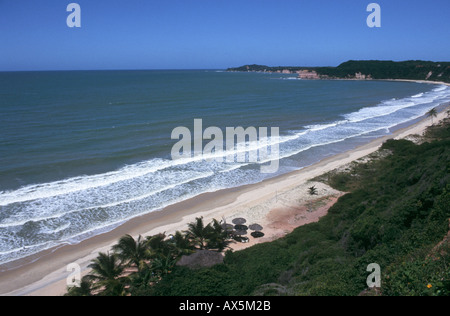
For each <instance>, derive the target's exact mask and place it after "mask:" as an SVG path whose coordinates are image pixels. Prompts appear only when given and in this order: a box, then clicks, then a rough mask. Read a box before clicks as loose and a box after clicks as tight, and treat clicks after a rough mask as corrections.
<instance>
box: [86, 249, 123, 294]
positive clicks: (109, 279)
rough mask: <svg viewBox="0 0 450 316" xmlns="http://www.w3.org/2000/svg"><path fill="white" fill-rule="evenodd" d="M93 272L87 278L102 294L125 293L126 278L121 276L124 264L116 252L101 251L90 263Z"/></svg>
mask: <svg viewBox="0 0 450 316" xmlns="http://www.w3.org/2000/svg"><path fill="white" fill-rule="evenodd" d="M89 268H91V269H92V271H91V274H89V275H87V276H86V277H85V280H86V281H88V282H91V284H92V288H93V289H94V290H97V291H99V294H100V295H106V296H122V295H125V287H124V279H123V278H121V274H122V273H123V270H124V266H123V265H122V263H121V262H120V260H119V258H118V256H117V255H116V254H114V253H113V254H110V253H109V252H108V253H106V254H105V253H102V252H101V253H99V255H98V257H97V258H96V259H94V260H93V261H92V263H91V264H90V265H89Z"/></svg>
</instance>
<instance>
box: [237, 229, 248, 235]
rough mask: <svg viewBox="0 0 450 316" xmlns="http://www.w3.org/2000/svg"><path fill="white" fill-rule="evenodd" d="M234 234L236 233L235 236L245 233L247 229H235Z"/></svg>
mask: <svg viewBox="0 0 450 316" xmlns="http://www.w3.org/2000/svg"><path fill="white" fill-rule="evenodd" d="M234 235H236V236H242V235H247V231H246V230H236V231H234Z"/></svg>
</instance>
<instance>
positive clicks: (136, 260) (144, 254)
mask: <svg viewBox="0 0 450 316" xmlns="http://www.w3.org/2000/svg"><path fill="white" fill-rule="evenodd" d="M113 250H114V251H115V252H116V254H117V256H118V258H119V259H121V260H122V261H123V262H124V263H126V264H127V265H135V266H136V267H137V269H138V271H140V270H141V268H142V265H143V263H144V260H145V259H147V258H148V249H147V248H146V245H145V242H144V241H143V240H142V236H139V237H138V239H137V240H135V239H134V238H133V237H132V236H130V235H125V236H123V237H121V238H120V239H119V242H118V243H117V244H116V245H114V246H113Z"/></svg>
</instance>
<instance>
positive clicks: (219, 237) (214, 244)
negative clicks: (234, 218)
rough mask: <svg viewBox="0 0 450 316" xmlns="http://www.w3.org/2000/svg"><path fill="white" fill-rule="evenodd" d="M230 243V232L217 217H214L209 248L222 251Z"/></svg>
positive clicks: (209, 237)
mask: <svg viewBox="0 0 450 316" xmlns="http://www.w3.org/2000/svg"><path fill="white" fill-rule="evenodd" d="M229 243H230V241H229V240H228V232H227V231H226V230H225V229H224V228H223V226H222V225H221V224H220V223H219V222H218V221H217V220H216V219H213V223H212V227H211V231H210V233H209V236H208V245H207V248H208V249H217V250H218V251H222V250H224V249H225V248H226V247H227V246H228V244H229Z"/></svg>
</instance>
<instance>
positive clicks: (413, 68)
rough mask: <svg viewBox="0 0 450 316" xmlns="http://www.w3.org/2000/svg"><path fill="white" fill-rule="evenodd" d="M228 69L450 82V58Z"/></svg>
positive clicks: (313, 76) (315, 76)
mask: <svg viewBox="0 0 450 316" xmlns="http://www.w3.org/2000/svg"><path fill="white" fill-rule="evenodd" d="M227 71H239V72H268V73H284V74H296V75H298V78H300V79H353V80H371V79H378V80H381V79H402V80H425V81H441V82H446V83H450V62H433V61H421V60H409V61H401V62H395V61H382V60H350V61H347V62H344V63H342V64H340V65H339V66H337V67H297V66H296V67H282V66H278V67H269V66H264V65H244V66H241V67H237V68H228V69H227Z"/></svg>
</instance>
